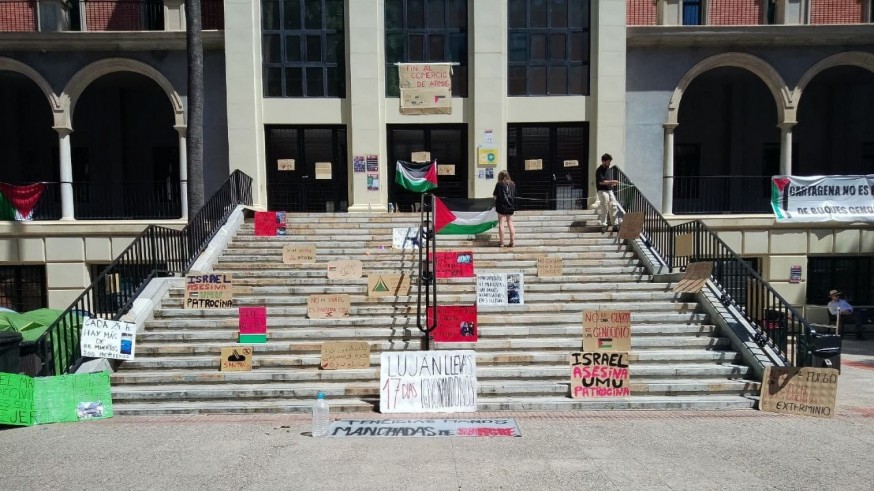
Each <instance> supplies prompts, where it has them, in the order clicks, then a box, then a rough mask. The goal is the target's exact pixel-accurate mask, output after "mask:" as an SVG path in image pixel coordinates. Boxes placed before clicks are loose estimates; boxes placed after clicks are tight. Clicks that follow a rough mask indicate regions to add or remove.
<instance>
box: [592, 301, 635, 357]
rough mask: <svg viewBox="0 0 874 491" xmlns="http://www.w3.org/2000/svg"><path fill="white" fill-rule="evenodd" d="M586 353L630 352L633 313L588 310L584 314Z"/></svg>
mask: <svg viewBox="0 0 874 491" xmlns="http://www.w3.org/2000/svg"><path fill="white" fill-rule="evenodd" d="M583 350H584V351H630V350H631V312H628V311H624V310H588V311H585V312H583Z"/></svg>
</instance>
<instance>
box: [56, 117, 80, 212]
mask: <svg viewBox="0 0 874 491" xmlns="http://www.w3.org/2000/svg"><path fill="white" fill-rule="evenodd" d="M53 129H54V130H55V131H57V132H58V139H59V141H58V143H59V145H58V148H59V154H60V155H59V157H60V159H59V160H60V165H61V220H75V219H76V213H75V209H74V206H73V157H72V152H71V151H70V134H71V133H72V132H73V129H72V128H69V127H66V126H55V127H54V128H53Z"/></svg>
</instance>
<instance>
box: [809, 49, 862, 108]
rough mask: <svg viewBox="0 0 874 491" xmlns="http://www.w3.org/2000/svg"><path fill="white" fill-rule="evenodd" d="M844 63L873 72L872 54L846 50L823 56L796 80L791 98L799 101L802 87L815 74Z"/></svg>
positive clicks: (814, 76)
mask: <svg viewBox="0 0 874 491" xmlns="http://www.w3.org/2000/svg"><path fill="white" fill-rule="evenodd" d="M845 65H849V66H856V67H859V68H864V69H866V70H868V71H869V72H871V73H874V54H871V53H864V52H862V51H847V52H844V53H838V54H835V55H831V56H827V57H825V58H823V59H822V60H820V61H819V62H817V63H816V64H815V65H813V66H812V67H810V68H809V69H808V70H807V71H806V72H805V73H804V75H803V76H802V77H801V79H800V80H799V81H798V85H797V86H795V90H794V91H793V93H792V99H793V100H794V101H795V103H796V104H798V103H799V101H801V95H802V94H803V93H804V89H806V88H807V86H808V84H810V82H811V81H812V80H813V79H814V78H816V76H817V75H819V74H820V73H822V72H824V71H826V70H828V69H829V68H834V67H836V66H845Z"/></svg>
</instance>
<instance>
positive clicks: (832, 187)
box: [771, 174, 874, 223]
mask: <svg viewBox="0 0 874 491" xmlns="http://www.w3.org/2000/svg"><path fill="white" fill-rule="evenodd" d="M771 209H773V210H774V215H775V216H776V217H777V221H778V222H780V223H802V222H830V221H832V222H874V174H869V175H867V176H805V177H802V176H774V177H773V178H772V179H771Z"/></svg>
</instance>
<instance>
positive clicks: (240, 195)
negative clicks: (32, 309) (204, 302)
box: [35, 170, 252, 376]
mask: <svg viewBox="0 0 874 491" xmlns="http://www.w3.org/2000/svg"><path fill="white" fill-rule="evenodd" d="M251 203H252V178H251V177H249V176H247V175H246V174H244V173H243V172H240V171H239V170H237V171H234V172H233V173H232V174H231V175H230V177H228V179H227V181H225V183H224V184H223V185H222V186H221V187H220V188H219V190H218V191H216V193H215V194H214V195H213V196H212V197H211V198H210V199H209V201H207V202H206V203H205V204H204V206H203V208H201V209H200V210H199V211H198V212H197V213H196V214H195V215H194V216H193V217H191V219H190V220H189V221H188V224H187V225H186V226H185V227H184V228H182V229H181V230H176V229H172V228H167V227H161V226H157V225H150V226H148V227H147V228H146V229H145V230H143V232H142V233H140V235H139V236H137V237H136V238H135V239H134V240H133V242H131V244H130V245H129V246H128V247H127V248H126V249H125V250H124V251H122V252H121V254H119V255H118V257H117V258H115V259H114V260H113V261H112V263H110V264H109V266H107V267H106V269H104V270H103V272H101V273H100V274H99V275H98V276H97V278H95V279H94V281H93V282H91V284H90V285H89V286H88V287H87V288H85V290H84V291H83V292H82V294H81V295H79V296H78V297H77V298H76V300H74V301H73V303H72V304H70V306H69V307H67V308H66V309H65V310H64V311H63V313H62V314H61V315H60V316H59V317H58V319H57V320H55V321H54V322H53V323H52V324H51V325H50V326H49V327H48V329H46V331H45V332H44V333H43V334H42V335H41V336H40V337H39V339H38V340H37V341H35V343H36V345H37V346H36V353H37V355H38V356H39V357H40V358H41V359H42V368H41V370H40V371H39V373H37V374H36V375H40V376H44V375H59V374H64V373H67V372H68V371H69V370H70V369H71V368H73V367H75V366H77V365H78V363H79V361H80V360H81V358H80V356H79V341H80V336H79V334H80V333H79V328H78V326H81V324H82V321H83V320H84V318H85V317H99V318H103V319H112V320H118V319H119V318H121V316H122V315H124V314H125V313H126V312H127V311H128V310H130V308H131V306H132V305H133V302H134V300H135V299H136V298H137V296H138V295H139V294H140V293H141V292H142V291H143V289H144V288H145V287H146V284H147V283H148V282H149V281H150V280H151V279H152V278H156V277H161V276H169V275H171V274H174V273H185V272H187V271H188V270H189V269H190V268H191V265H192V264H194V261H195V260H196V259H197V257H198V256H199V255H200V253H201V252H203V250H204V249H206V247H207V245H208V244H209V241H210V240H212V238H213V237H214V236H215V234H216V233H218V230H219V229H220V228H221V227H222V225H224V223H225V222H226V221H227V219H228V217H229V216H230V214H231V213H232V212H233V211H234V209H235V208H236V207H237V205H240V204H251Z"/></svg>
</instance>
